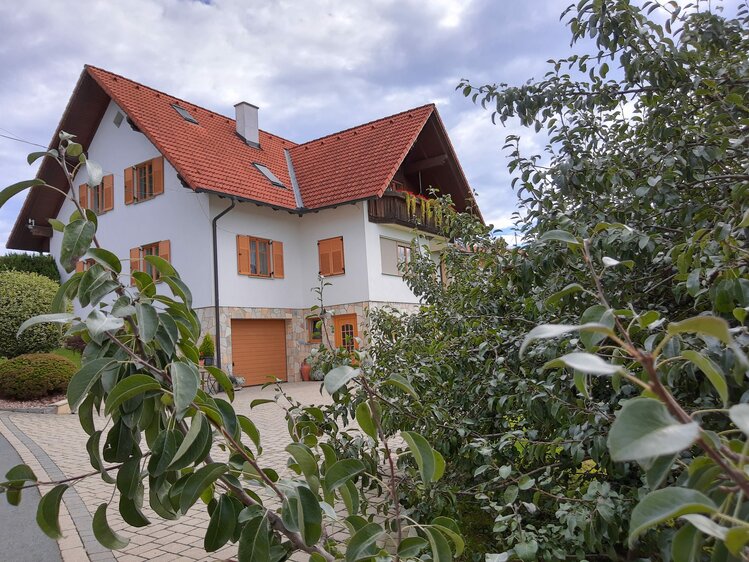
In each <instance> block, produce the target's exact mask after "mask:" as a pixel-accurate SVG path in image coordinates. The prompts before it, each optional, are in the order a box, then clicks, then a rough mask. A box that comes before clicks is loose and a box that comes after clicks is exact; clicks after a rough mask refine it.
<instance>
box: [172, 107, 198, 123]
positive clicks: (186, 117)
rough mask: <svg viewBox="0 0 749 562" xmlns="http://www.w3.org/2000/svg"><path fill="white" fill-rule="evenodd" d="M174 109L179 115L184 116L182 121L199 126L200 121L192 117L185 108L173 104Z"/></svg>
mask: <svg viewBox="0 0 749 562" xmlns="http://www.w3.org/2000/svg"><path fill="white" fill-rule="evenodd" d="M172 107H173V108H174V109H175V110H176V111H177V113H179V114H180V115H181V116H182V119H184V120H185V121H189V122H190V123H195V124H196V125H197V124H198V120H197V119H195V117H193V116H192V115H190V112H189V111H187V110H186V109H185V108H184V107H182V106H180V105H178V104H176V103H173V104H172Z"/></svg>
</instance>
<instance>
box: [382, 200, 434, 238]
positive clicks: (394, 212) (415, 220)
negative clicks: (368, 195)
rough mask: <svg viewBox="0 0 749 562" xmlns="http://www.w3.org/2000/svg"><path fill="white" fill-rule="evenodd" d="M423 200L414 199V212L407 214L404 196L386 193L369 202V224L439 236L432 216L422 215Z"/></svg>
mask: <svg viewBox="0 0 749 562" xmlns="http://www.w3.org/2000/svg"><path fill="white" fill-rule="evenodd" d="M424 202H425V199H422V198H421V197H417V198H416V210H415V212H412V213H409V209H408V205H407V202H406V195H405V194H404V193H402V192H400V191H390V190H388V191H386V192H385V193H384V194H383V196H382V197H380V198H379V199H370V200H369V222H376V223H381V224H398V225H400V226H406V227H409V228H417V229H419V230H423V231H424V232H429V233H431V234H440V228H439V227H438V226H437V225H436V223H435V220H434V216H428V215H429V213H424V214H422V206H423V205H424Z"/></svg>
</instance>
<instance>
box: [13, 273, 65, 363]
mask: <svg viewBox="0 0 749 562" xmlns="http://www.w3.org/2000/svg"><path fill="white" fill-rule="evenodd" d="M58 288H59V284H57V283H55V282H54V281H51V280H50V279H48V278H47V277H44V276H42V275H39V274H38V273H27V272H22V271H0V355H5V356H7V357H15V356H16V355H21V354H22V353H33V352H45V351H50V350H51V349H53V348H55V347H57V346H58V345H59V344H60V336H61V331H60V328H59V327H57V326H34V327H33V328H32V329H30V330H28V331H27V332H25V333H24V334H23V335H21V336H20V337H19V336H17V332H18V328H19V327H20V326H21V324H22V323H23V321H24V320H26V319H27V318H29V317H31V316H35V315H37V314H44V313H46V312H49V309H50V307H51V306H52V300H53V299H54V298H55V294H56V293H57V289H58Z"/></svg>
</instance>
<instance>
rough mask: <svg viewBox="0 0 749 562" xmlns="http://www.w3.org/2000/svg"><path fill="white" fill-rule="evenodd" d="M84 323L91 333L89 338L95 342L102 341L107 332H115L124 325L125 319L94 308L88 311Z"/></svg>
mask: <svg viewBox="0 0 749 562" xmlns="http://www.w3.org/2000/svg"><path fill="white" fill-rule="evenodd" d="M85 323H86V328H88V332H89V334H90V335H91V339H93V340H94V341H95V342H97V343H101V342H103V341H104V337H105V336H106V334H107V332H110V333H112V334H115V333H116V332H117V331H118V330H119V329H120V328H122V327H123V326H124V325H125V321H124V320H123V319H122V318H116V317H114V316H108V315H106V314H104V313H103V312H102V311H101V310H99V309H98V308H95V309H94V310H92V311H91V312H90V313H89V315H88V316H87V317H86V321H85Z"/></svg>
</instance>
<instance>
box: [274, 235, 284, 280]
mask: <svg viewBox="0 0 749 562" xmlns="http://www.w3.org/2000/svg"><path fill="white" fill-rule="evenodd" d="M271 247H272V248H273V277H275V278H276V279H283V274H284V271H283V242H279V241H278V240H273V242H271Z"/></svg>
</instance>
